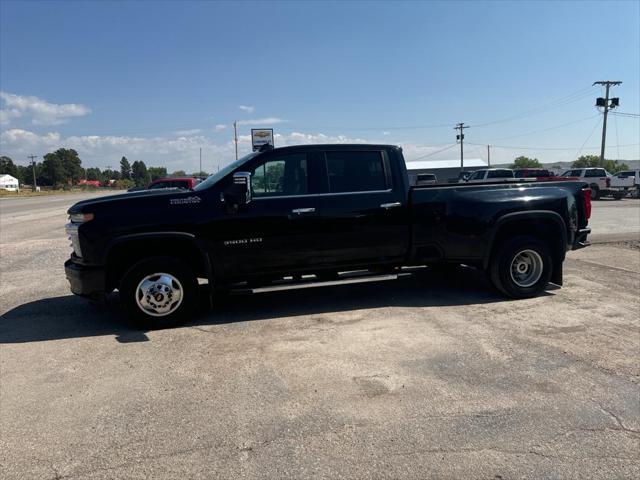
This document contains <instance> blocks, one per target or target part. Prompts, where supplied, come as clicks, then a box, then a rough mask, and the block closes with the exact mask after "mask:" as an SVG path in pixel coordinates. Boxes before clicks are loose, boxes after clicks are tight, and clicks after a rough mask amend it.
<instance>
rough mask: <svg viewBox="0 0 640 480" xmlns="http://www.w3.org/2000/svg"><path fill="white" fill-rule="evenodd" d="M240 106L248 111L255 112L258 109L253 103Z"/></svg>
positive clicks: (239, 106)
mask: <svg viewBox="0 0 640 480" xmlns="http://www.w3.org/2000/svg"><path fill="white" fill-rule="evenodd" d="M238 108H239V109H240V110H242V111H243V112H246V113H253V112H254V111H255V109H256V107H253V106H251V105H238Z"/></svg>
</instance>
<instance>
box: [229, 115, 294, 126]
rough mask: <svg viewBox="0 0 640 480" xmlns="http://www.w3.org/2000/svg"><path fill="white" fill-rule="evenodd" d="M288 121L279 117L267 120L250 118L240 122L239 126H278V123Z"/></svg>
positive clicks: (267, 118)
mask: <svg viewBox="0 0 640 480" xmlns="http://www.w3.org/2000/svg"><path fill="white" fill-rule="evenodd" d="M284 122H286V120H283V119H281V118H278V117H265V118H250V119H249V120H238V125H260V126H263V127H264V126H267V125H276V124H278V123H284Z"/></svg>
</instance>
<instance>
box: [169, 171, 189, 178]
mask: <svg viewBox="0 0 640 480" xmlns="http://www.w3.org/2000/svg"><path fill="white" fill-rule="evenodd" d="M171 176H172V177H186V176H187V172H185V171H184V170H176V171H175V172H173V173H172V174H171Z"/></svg>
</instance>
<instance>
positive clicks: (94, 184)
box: [78, 180, 100, 187]
mask: <svg viewBox="0 0 640 480" xmlns="http://www.w3.org/2000/svg"><path fill="white" fill-rule="evenodd" d="M78 185H85V186H89V187H99V186H100V181H99V180H79V181H78Z"/></svg>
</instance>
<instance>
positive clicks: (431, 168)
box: [407, 158, 488, 185]
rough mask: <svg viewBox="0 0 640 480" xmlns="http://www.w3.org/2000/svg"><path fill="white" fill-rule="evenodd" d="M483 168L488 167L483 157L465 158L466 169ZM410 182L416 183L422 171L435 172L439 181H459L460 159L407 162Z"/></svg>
mask: <svg viewBox="0 0 640 480" xmlns="http://www.w3.org/2000/svg"><path fill="white" fill-rule="evenodd" d="M481 168H488V167H487V163H486V162H485V161H484V160H482V159H481V158H469V159H467V158H465V159H464V169H463V170H464V171H465V172H473V171H474V170H479V169H481ZM407 170H408V171H409V183H411V185H414V184H415V181H416V177H417V176H418V175H419V174H421V173H433V174H434V175H435V176H436V177H438V183H449V182H457V181H458V174H459V173H460V159H457V160H417V161H414V162H407Z"/></svg>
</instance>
